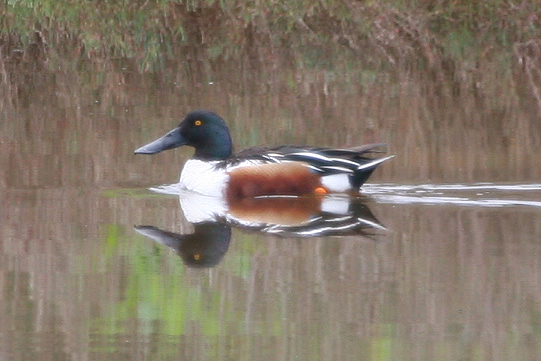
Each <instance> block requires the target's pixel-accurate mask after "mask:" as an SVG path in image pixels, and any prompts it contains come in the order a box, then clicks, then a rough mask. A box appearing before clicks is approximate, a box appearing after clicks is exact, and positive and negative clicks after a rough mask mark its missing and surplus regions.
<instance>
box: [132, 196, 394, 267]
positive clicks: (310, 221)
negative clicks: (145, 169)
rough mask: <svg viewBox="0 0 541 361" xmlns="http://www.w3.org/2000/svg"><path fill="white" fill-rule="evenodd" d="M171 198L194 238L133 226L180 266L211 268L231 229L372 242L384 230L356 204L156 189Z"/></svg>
mask: <svg viewBox="0 0 541 361" xmlns="http://www.w3.org/2000/svg"><path fill="white" fill-rule="evenodd" d="M156 190H157V191H160V192H161V193H169V194H170V193H173V192H174V193H176V194H178V195H179V200H180V205H181V208H182V211H183V212H184V216H185V217H186V219H187V220H188V222H190V223H192V224H193V225H194V230H195V231H194V233H191V234H177V233H172V232H168V231H163V230H160V229H158V228H156V227H153V226H136V227H135V229H136V231H137V232H138V233H140V234H143V235H144V236H147V237H149V238H152V239H153V240H155V241H156V242H159V243H162V244H164V245H166V246H168V247H171V248H173V249H175V250H176V251H177V252H178V253H179V255H180V256H181V257H182V259H183V260H184V262H185V264H186V265H188V266H192V267H212V266H215V265H216V264H218V262H219V261H220V260H221V258H222V257H223V255H224V254H225V252H227V249H228V247H229V241H230V238H231V227H235V228H240V229H242V230H246V231H254V232H261V233H267V234H273V235H278V236H281V237H323V236H327V237H328V236H344V235H359V236H362V237H367V238H371V237H373V236H374V235H375V234H376V233H375V231H377V230H385V227H384V226H383V225H382V224H381V223H380V222H379V221H378V220H377V219H376V217H374V215H373V214H372V212H371V211H370V209H369V208H368V206H367V205H366V203H364V202H363V199H361V198H350V197H345V196H340V197H338V196H332V197H331V196H327V197H262V198H245V199H241V200H236V201H234V202H230V203H229V204H228V203H227V201H226V200H224V199H223V198H217V197H209V196H204V195H200V194H196V193H193V192H186V191H180V192H179V191H178V187H175V186H169V187H166V188H160V189H156Z"/></svg>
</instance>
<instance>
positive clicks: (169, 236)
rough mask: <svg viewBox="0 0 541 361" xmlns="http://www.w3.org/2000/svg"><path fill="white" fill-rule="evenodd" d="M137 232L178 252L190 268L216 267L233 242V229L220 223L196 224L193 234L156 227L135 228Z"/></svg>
mask: <svg viewBox="0 0 541 361" xmlns="http://www.w3.org/2000/svg"><path fill="white" fill-rule="evenodd" d="M135 230H136V231H137V232H139V233H140V234H142V235H143V236H146V237H148V238H152V239H153V240H154V241H156V242H158V243H161V244H163V245H166V246H168V247H170V248H172V249H174V250H175V251H177V253H178V255H179V256H180V257H182V260H183V261H184V264H186V265H187V266H189V267H214V266H216V265H217V264H218V263H219V262H220V260H221V259H222V257H223V256H224V254H225V253H226V252H227V249H228V248H229V241H230V240H231V227H230V226H228V225H227V224H222V223H218V222H203V223H199V224H196V225H194V232H193V233H191V234H179V233H174V232H168V231H163V230H161V229H159V228H156V227H154V226H135Z"/></svg>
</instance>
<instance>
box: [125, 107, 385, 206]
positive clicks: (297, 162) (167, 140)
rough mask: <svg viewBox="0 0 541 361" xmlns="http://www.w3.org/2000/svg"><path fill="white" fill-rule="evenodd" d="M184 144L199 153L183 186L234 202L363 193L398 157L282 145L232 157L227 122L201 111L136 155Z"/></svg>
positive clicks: (368, 148)
mask: <svg viewBox="0 0 541 361" xmlns="http://www.w3.org/2000/svg"><path fill="white" fill-rule="evenodd" d="M181 146H191V147H193V148H194V149H195V152H194V154H193V156H192V158H191V159H189V160H188V161H186V163H185V164H184V167H183V169H182V171H181V174H180V180H179V183H178V185H179V186H180V187H181V188H183V189H186V190H189V191H193V192H196V193H199V194H203V195H207V196H214V197H225V198H226V199H230V200H235V199H243V198H254V197H265V196H304V195H310V194H319V195H326V194H328V193H351V192H353V193H359V192H360V188H361V186H362V185H363V184H364V183H365V182H366V180H367V179H368V177H369V176H370V175H371V174H372V172H373V171H374V170H375V169H376V168H377V166H378V165H380V164H381V163H383V162H385V161H386V160H388V159H391V158H392V157H393V156H392V155H391V156H387V157H380V158H376V157H373V156H372V154H375V153H381V152H382V151H381V148H382V147H384V146H385V145H384V144H367V145H362V146H358V147H353V148H346V149H333V148H323V147H315V146H291V145H282V146H275V147H255V148H248V149H245V150H243V151H240V152H238V153H236V154H234V153H233V142H232V140H231V134H230V131H229V128H228V127H227V124H226V122H225V120H224V119H223V118H222V117H220V116H219V115H218V114H216V113H214V112H211V111H206V110H196V111H192V112H189V113H188V114H187V115H186V116H185V117H184V119H182V121H181V122H180V123H179V125H178V126H177V127H176V128H174V129H172V130H171V131H169V132H168V133H167V134H165V135H164V136H162V137H160V138H158V139H156V140H154V141H152V142H150V143H148V144H146V145H144V146H142V147H140V148H138V149H136V150H135V154H157V153H160V152H162V151H165V150H168V149H173V148H177V147H181Z"/></svg>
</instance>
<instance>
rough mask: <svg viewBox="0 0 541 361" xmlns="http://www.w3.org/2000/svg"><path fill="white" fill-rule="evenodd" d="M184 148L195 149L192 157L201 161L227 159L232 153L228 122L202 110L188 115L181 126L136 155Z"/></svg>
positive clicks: (145, 146)
mask: <svg viewBox="0 0 541 361" xmlns="http://www.w3.org/2000/svg"><path fill="white" fill-rule="evenodd" d="M183 145H188V146H191V147H194V148H195V153H194V156H193V157H194V158H195V159H201V160H222V159H226V158H229V157H230V156H231V153H232V151H233V145H232V142H231V136H230V135H229V129H228V128H227V125H226V124H225V121H224V120H223V119H222V118H221V117H220V116H219V115H217V114H214V113H212V112H208V111H203V110H199V111H194V112H191V113H188V115H186V117H185V118H184V119H183V120H182V121H181V122H180V124H179V125H178V127H176V128H175V129H173V130H171V131H170V132H169V133H167V134H166V135H164V136H163V137H161V138H159V139H156V140H155V141H153V142H152V143H149V144H147V145H144V146H142V147H141V148H139V149H137V150H136V151H135V154H155V153H159V152H161V151H164V150H167V149H172V148H177V147H180V146H183Z"/></svg>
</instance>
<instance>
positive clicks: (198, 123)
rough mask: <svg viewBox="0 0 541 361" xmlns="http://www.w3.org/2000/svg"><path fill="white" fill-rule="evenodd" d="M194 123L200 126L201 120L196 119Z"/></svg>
mask: <svg viewBox="0 0 541 361" xmlns="http://www.w3.org/2000/svg"><path fill="white" fill-rule="evenodd" d="M194 124H195V125H196V126H197V127H198V126H200V125H201V124H203V122H202V121H200V120H196V121H195V123H194Z"/></svg>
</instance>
